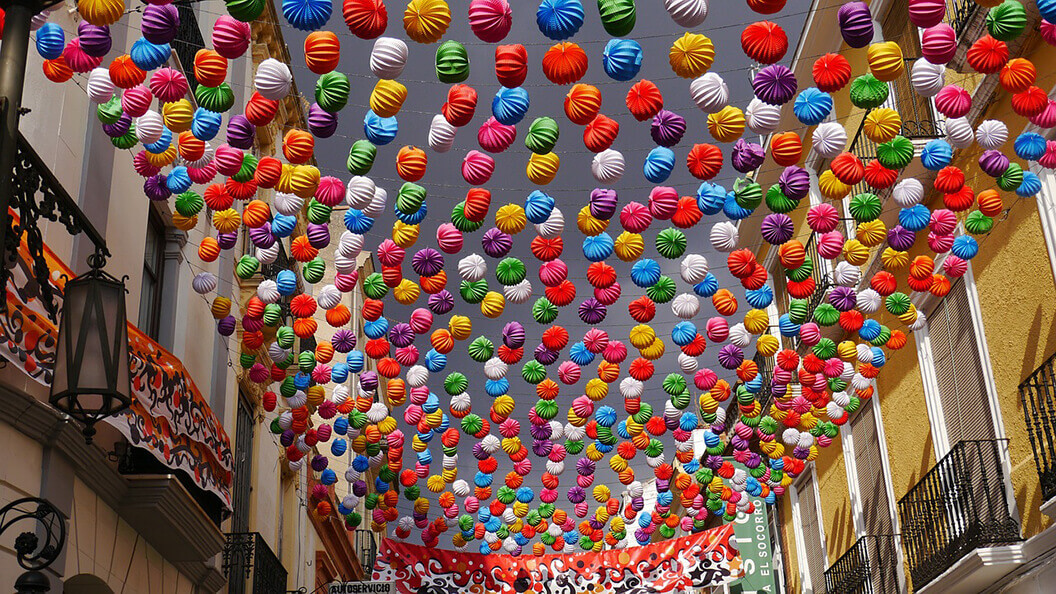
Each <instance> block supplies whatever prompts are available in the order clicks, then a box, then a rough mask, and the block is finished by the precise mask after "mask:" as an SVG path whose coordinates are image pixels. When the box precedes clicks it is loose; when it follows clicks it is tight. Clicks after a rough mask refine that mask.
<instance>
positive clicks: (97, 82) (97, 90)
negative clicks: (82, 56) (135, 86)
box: [88, 68, 114, 103]
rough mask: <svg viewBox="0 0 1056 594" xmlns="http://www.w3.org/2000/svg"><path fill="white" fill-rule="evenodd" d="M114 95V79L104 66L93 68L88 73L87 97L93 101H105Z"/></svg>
mask: <svg viewBox="0 0 1056 594" xmlns="http://www.w3.org/2000/svg"><path fill="white" fill-rule="evenodd" d="M113 96H114V81H112V80H110V71H109V70H108V69H106V68H93V69H92V71H91V72H90V73H88V98H89V99H91V100H92V102H93V103H106V102H107V101H109V100H110V99H112V98H113Z"/></svg>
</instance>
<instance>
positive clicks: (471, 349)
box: [466, 336, 495, 363]
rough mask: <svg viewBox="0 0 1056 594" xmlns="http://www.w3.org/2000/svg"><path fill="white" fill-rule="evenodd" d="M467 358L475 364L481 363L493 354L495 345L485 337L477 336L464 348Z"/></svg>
mask: <svg viewBox="0 0 1056 594" xmlns="http://www.w3.org/2000/svg"><path fill="white" fill-rule="evenodd" d="M466 351H467V352H468V353H469V357H470V358H471V359H473V360H474V361H476V362H477V363H483V362H485V361H487V360H488V359H490V358H491V356H492V355H494V354H495V343H493V342H491V340H489V339H488V337H486V336H478V337H476V338H474V339H473V342H471V343H469V346H468V347H466Z"/></svg>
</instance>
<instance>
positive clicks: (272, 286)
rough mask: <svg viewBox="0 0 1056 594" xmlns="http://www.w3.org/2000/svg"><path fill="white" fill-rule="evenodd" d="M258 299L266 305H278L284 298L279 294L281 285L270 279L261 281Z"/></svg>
mask: <svg viewBox="0 0 1056 594" xmlns="http://www.w3.org/2000/svg"><path fill="white" fill-rule="evenodd" d="M275 243H276V244H278V243H279V242H277V241H276V242H275ZM257 297H259V298H260V300H261V301H263V302H264V305H268V304H269V303H276V302H277V301H278V300H279V299H281V298H282V294H281V293H279V284H278V283H276V282H275V281H273V280H271V279H270V278H266V279H264V280H262V281H260V284H259V285H257Z"/></svg>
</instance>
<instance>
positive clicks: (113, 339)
mask: <svg viewBox="0 0 1056 594" xmlns="http://www.w3.org/2000/svg"><path fill="white" fill-rule="evenodd" d="M88 263H89V265H90V266H91V270H90V271H88V272H86V273H84V274H82V275H80V276H78V277H76V278H74V279H71V280H70V281H68V282H67V283H66V288H65V291H64V295H63V305H62V318H61V319H60V320H59V339H58V344H57V346H56V349H55V368H54V374H53V376H52V381H51V397H50V398H49V402H51V405H52V406H54V407H55V408H57V409H58V410H61V411H62V412H64V413H66V414H68V415H70V416H71V417H73V418H74V419H76V420H78V421H80V422H81V423H84V438H85V441H86V442H88V443H91V442H92V436H94V435H95V423H97V422H99V421H101V420H103V419H105V418H106V417H109V416H112V415H115V414H117V413H119V412H121V411H123V410H125V409H126V408H128V407H129V405H131V404H132V383H131V380H130V378H129V376H130V372H129V362H128V320H127V318H126V316H125V283H124V281H123V280H122V279H117V278H114V277H113V276H111V275H109V274H107V273H106V272H105V271H103V263H104V258H103V256H102V255H101V254H98V253H97V254H95V255H93V256H92V257H90V258H89V259H88Z"/></svg>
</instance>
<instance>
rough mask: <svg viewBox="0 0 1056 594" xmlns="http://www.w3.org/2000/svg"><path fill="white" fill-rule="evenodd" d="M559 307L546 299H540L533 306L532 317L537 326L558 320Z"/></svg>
mask: <svg viewBox="0 0 1056 594" xmlns="http://www.w3.org/2000/svg"><path fill="white" fill-rule="evenodd" d="M557 314H558V309H557V306H556V305H554V304H553V303H551V302H550V300H549V299H547V298H546V297H540V298H538V299H536V300H535V303H533V304H532V317H533V318H535V323H537V324H550V323H552V322H553V321H554V320H556V319H557Z"/></svg>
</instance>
